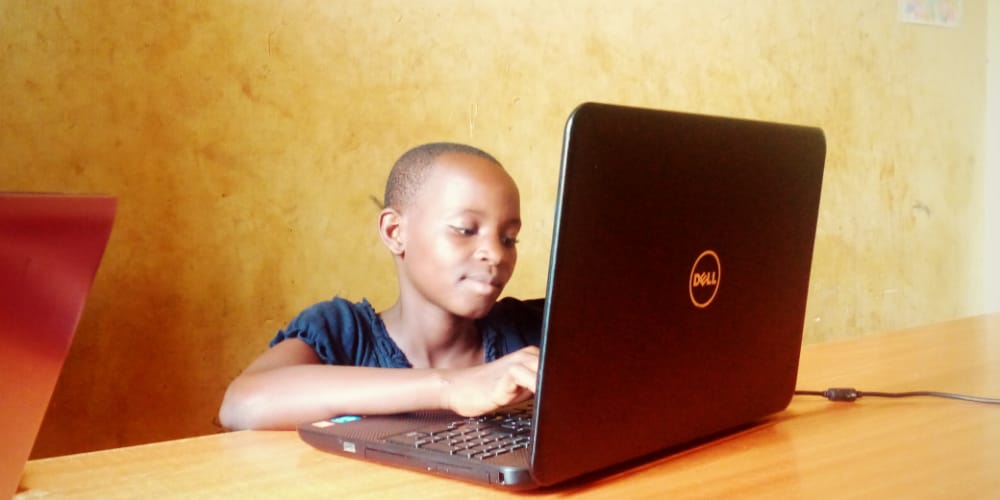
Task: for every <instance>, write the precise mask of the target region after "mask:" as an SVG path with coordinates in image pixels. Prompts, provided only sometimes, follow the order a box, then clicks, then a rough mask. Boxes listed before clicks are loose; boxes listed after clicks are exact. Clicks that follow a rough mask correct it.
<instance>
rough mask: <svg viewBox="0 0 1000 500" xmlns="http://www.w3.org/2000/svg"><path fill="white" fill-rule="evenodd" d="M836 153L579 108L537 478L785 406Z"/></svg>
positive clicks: (765, 132) (811, 139) (812, 133)
mask: <svg viewBox="0 0 1000 500" xmlns="http://www.w3.org/2000/svg"><path fill="white" fill-rule="evenodd" d="M825 154H826V147H825V140H824V136H823V133H822V131H821V130H819V129H817V128H808V127H799V126H791V125H783V124H774V123H762V122H753V121H745V120H735V119H728V118H719V117H709V116H700V115H692V114H683V113H675V112H667V111H657V110H649V109H639V108H629V107H621V106H612V105H605V104H595V103H587V104H583V105H581V106H580V107H578V108H577V109H576V110H575V111H574V112H573V114H572V115H571V116H570V119H569V121H568V122H567V125H566V130H565V136H564V151H563V165H562V171H561V175H560V184H559V196H558V202H557V208H556V215H555V231H554V237H553V245H552V254H551V261H550V268H549V273H550V274H549V285H548V286H549V288H548V292H547V294H546V296H547V298H546V301H547V303H546V313H545V314H546V316H545V323H544V331H545V335H544V338H543V344H542V350H543V355H542V359H543V360H544V361H543V362H542V367H541V372H540V380H539V393H538V397H537V404H536V409H535V411H536V427H535V443H534V451H533V455H532V473H533V475H534V476H535V477H536V479H537V480H538V481H539V482H540V483H543V484H552V483H555V482H559V481H562V480H564V479H567V478H570V477H574V476H578V475H580V474H581V473H584V472H587V471H592V470H598V469H602V468H605V467H607V466H610V465H614V464H618V463H621V462H624V461H627V460H629V459H633V458H636V457H641V456H644V455H648V454H650V453H653V452H657V451H660V450H663V449H666V448H670V447H674V446H678V445H682V444H685V443H690V442H692V441H695V440H698V439H700V438H704V437H706V436H710V435H713V434H715V433H719V432H721V431H726V430H729V429H734V428H736V427H739V426H742V425H745V424H748V423H750V422H753V421H755V420H759V419H760V418H762V417H763V416H766V415H768V414H770V413H773V412H776V411H780V410H782V409H784V408H785V407H786V406H787V404H788V402H789V401H790V399H791V396H792V393H793V391H794V388H795V379H796V373H797V368H798V358H799V351H800V348H801V341H802V328H803V321H804V315H805V306H806V295H807V290H808V283H809V271H810V265H811V259H812V253H813V241H814V237H815V230H816V220H817V212H818V208H819V200H820V186H821V183H822V178H823V163H824V158H825ZM584 436H585V437H586V438H585V439H584V438H582V437H584Z"/></svg>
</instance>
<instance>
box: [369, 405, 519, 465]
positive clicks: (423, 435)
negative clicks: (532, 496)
mask: <svg viewBox="0 0 1000 500" xmlns="http://www.w3.org/2000/svg"><path fill="white" fill-rule="evenodd" d="M531 414H532V409H531V407H530V406H527V407H517V408H511V409H507V410H503V411H501V412H497V413H491V414H488V415H483V416H481V417H472V418H463V419H460V420H455V421H453V422H450V423H447V424H440V425H438V426H434V427H426V428H421V429H417V430H413V431H409V432H405V433H403V434H398V435H396V436H392V437H389V438H388V439H387V441H390V442H393V443H399V444H404V445H407V446H412V447H414V448H420V449H424V450H433V451H438V452H441V453H445V454H448V455H456V456H463V457H468V458H472V459H479V460H485V459H487V458H492V457H496V456H499V455H503V454H506V453H510V452H512V451H514V450H518V449H521V448H527V447H528V446H530V445H531Z"/></svg>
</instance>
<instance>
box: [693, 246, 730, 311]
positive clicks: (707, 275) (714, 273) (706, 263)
mask: <svg viewBox="0 0 1000 500" xmlns="http://www.w3.org/2000/svg"><path fill="white" fill-rule="evenodd" d="M721 279H722V263H721V262H720V261H719V256H718V254H716V253H715V252H714V251H712V250H705V251H704V252H702V253H701V255H699V256H698V258H697V259H695V261H694V265H693V266H691V276H690V278H689V279H688V293H689V294H690V296H691V303H692V304H694V305H695V307H698V308H705V307H708V305H709V304H711V303H712V301H713V300H715V295H716V294H717V293H718V292H719V282H720V280H721Z"/></svg>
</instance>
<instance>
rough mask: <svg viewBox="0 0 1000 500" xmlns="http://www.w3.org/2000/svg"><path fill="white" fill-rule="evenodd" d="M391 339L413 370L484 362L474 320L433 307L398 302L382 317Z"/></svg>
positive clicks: (472, 364) (455, 366) (480, 338)
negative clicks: (404, 355)
mask: <svg viewBox="0 0 1000 500" xmlns="http://www.w3.org/2000/svg"><path fill="white" fill-rule="evenodd" d="M379 315H380V316H381V317H382V322H383V323H384V324H385V327H386V330H388V332H389V336H390V337H391V338H392V340H393V341H394V342H396V345H397V346H399V348H400V349H401V350H402V351H403V353H404V354H406V358H407V359H409V360H410V364H412V365H413V367H414V368H461V367H467V366H475V365H480V364H482V363H483V341H482V337H480V335H479V330H478V328H477V327H476V323H475V321H474V320H471V319H469V318H463V317H460V316H455V315H454V314H451V313H449V312H447V311H444V310H442V309H441V308H439V307H437V306H435V305H433V304H412V303H406V304H404V303H403V301H402V300H399V301H397V302H396V303H395V304H394V305H393V306H392V307H390V308H388V309H386V310H385V311H382V312H381V313H380V314H379Z"/></svg>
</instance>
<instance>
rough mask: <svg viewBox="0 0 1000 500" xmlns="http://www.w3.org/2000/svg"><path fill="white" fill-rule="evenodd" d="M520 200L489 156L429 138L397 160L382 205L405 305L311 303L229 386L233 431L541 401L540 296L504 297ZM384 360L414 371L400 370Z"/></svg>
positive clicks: (470, 411) (383, 230) (222, 414)
mask: <svg viewBox="0 0 1000 500" xmlns="http://www.w3.org/2000/svg"><path fill="white" fill-rule="evenodd" d="M520 228H521V215H520V195H519V194H518V190H517V186H516V185H515V183H514V180H513V179H512V178H511V177H510V176H509V175H508V174H507V172H506V171H505V170H504V169H503V167H502V166H501V165H500V163H499V162H498V161H497V160H496V159H494V158H493V157H492V156H490V155H489V154H487V153H485V152H483V151H481V150H479V149H476V148H473V147H471V146H466V145H461V144H452V143H433V144H425V145H423V146H418V147H416V148H414V149H411V150H410V151H408V152H407V153H405V154H404V155H403V156H402V157H400V159H399V160H398V161H397V162H396V164H395V165H394V166H393V168H392V171H391V173H390V174H389V179H388V182H387V183H386V190H385V208H384V209H383V210H382V211H381V212H380V213H379V218H378V229H379V236H380V237H381V238H382V242H383V243H384V244H385V246H386V247H387V248H388V249H389V251H390V252H391V253H392V255H393V260H394V263H395V266H396V274H397V278H398V281H399V297H398V299H397V301H396V303H395V304H394V305H392V306H391V307H389V308H388V309H386V310H384V311H382V312H380V313H376V312H375V311H374V309H373V308H372V306H371V305H370V304H369V303H368V301H367V300H363V301H361V302H359V303H351V302H349V301H347V300H344V299H342V298H334V299H333V300H331V301H328V302H321V303H319V304H316V305H313V306H312V307H310V308H308V309H306V310H305V311H303V312H302V313H301V314H300V315H299V316H298V317H296V318H295V319H294V320H292V321H291V323H289V325H288V327H287V328H286V329H284V330H282V331H280V332H278V335H277V336H276V337H275V338H274V340H272V341H271V348H270V349H269V350H268V351H266V352H265V353H264V354H262V355H261V356H260V357H259V358H257V359H256V360H255V361H254V362H253V363H251V364H250V366H249V367H247V369H246V370H245V371H244V372H243V373H242V374H240V375H239V376H238V377H237V378H236V379H235V380H233V382H232V383H231V384H230V385H229V388H228V389H227V390H226V395H225V398H224V399H223V402H222V407H221V409H220V410H219V419H220V421H221V422H222V425H223V426H225V427H226V428H229V429H288V428H294V426H295V425H297V424H299V423H302V422H308V421H312V420H320V419H324V418H330V417H333V416H336V415H342V414H385V413H399V412H407V411H415V410H435V409H446V410H452V411H454V412H456V413H458V414H461V415H465V416H474V415H481V414H483V413H487V412H489V411H492V410H494V409H496V408H499V407H501V406H505V405H508V404H511V403H515V402H519V401H522V400H525V399H527V398H530V397H531V396H532V394H533V392H534V390H535V380H536V377H537V373H538V348H537V345H538V342H539V335H540V333H539V332H540V326H541V325H540V324H541V303H540V301H530V302H522V301H519V300H516V299H512V298H505V299H503V300H501V301H499V302H497V298H498V297H499V295H500V292H501V291H502V290H503V288H504V286H505V285H506V284H507V281H508V280H509V279H510V277H511V274H512V273H513V271H514V264H515V262H516V261H517V249H516V246H515V245H516V242H517V234H518V232H519V230H520ZM386 368H410V369H397V370H390V369H386Z"/></svg>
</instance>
